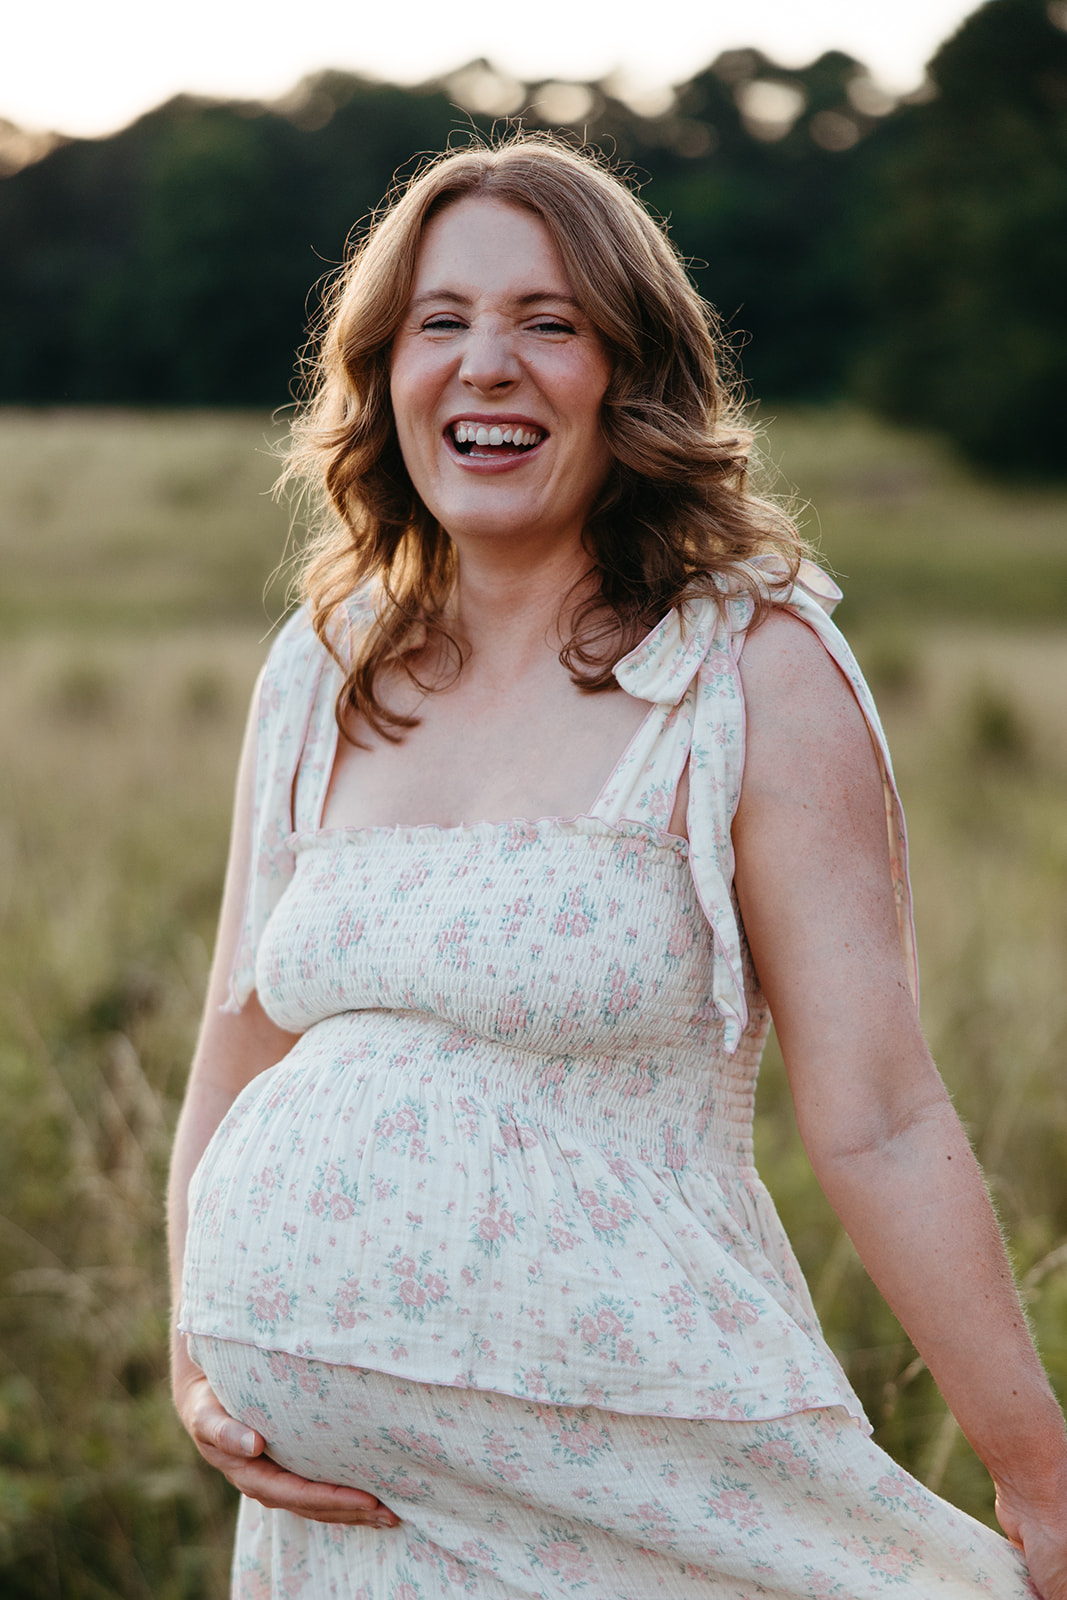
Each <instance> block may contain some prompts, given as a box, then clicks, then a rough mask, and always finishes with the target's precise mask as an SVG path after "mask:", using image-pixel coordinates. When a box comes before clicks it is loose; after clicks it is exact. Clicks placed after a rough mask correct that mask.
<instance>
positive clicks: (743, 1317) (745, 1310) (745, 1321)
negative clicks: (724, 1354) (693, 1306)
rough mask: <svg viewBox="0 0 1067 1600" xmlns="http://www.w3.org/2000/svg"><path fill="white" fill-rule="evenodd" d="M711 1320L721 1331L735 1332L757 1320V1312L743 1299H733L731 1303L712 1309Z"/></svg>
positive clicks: (749, 1326) (750, 1325) (751, 1325)
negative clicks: (715, 1309)
mask: <svg viewBox="0 0 1067 1600" xmlns="http://www.w3.org/2000/svg"><path fill="white" fill-rule="evenodd" d="M711 1320H712V1322H714V1324H715V1326H716V1327H717V1328H721V1329H722V1331H723V1333H737V1332H739V1330H740V1329H741V1328H745V1327H748V1328H751V1327H753V1326H754V1324H755V1323H757V1322H758V1321H759V1312H758V1311H757V1310H756V1307H755V1306H753V1305H749V1304H748V1302H747V1301H745V1300H734V1301H733V1303H732V1304H731V1305H729V1306H720V1307H719V1309H718V1310H717V1311H713V1312H712V1314H711Z"/></svg>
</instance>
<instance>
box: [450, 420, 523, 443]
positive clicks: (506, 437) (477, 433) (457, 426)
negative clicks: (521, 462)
mask: <svg viewBox="0 0 1067 1600" xmlns="http://www.w3.org/2000/svg"><path fill="white" fill-rule="evenodd" d="M452 436H453V438H454V439H455V441H456V443H457V444H478V445H489V446H492V445H501V444H513V445H517V446H519V447H520V448H522V447H529V446H532V445H535V444H540V442H541V440H542V438H543V437H544V435H543V434H542V432H541V430H540V429H539V428H515V427H510V428H499V427H497V426H495V425H494V426H493V427H491V428H490V427H487V426H486V424H485V423H482V422H455V423H453V424H452Z"/></svg>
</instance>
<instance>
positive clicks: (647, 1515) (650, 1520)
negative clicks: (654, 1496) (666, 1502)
mask: <svg viewBox="0 0 1067 1600" xmlns="http://www.w3.org/2000/svg"><path fill="white" fill-rule="evenodd" d="M637 1515H638V1516H639V1517H640V1518H641V1525H640V1526H641V1531H642V1532H643V1533H660V1534H663V1533H670V1531H671V1529H672V1528H673V1527H674V1526H675V1518H674V1517H673V1516H672V1515H671V1513H670V1512H669V1511H668V1510H667V1507H666V1506H662V1505H660V1503H659V1501H658V1500H653V1501H651V1502H648V1501H646V1502H645V1504H644V1505H640V1506H638V1507H637Z"/></svg>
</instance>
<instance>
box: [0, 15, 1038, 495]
mask: <svg viewBox="0 0 1067 1600" xmlns="http://www.w3.org/2000/svg"><path fill="white" fill-rule="evenodd" d="M1065 15H1067V13H1065V12H1064V8H1063V0H1051V3H1046V0H987V3H986V4H984V5H982V6H980V7H979V9H978V10H977V11H976V12H975V13H974V15H973V16H972V17H971V18H970V19H969V20H968V21H967V22H966V23H965V24H964V26H963V27H962V28H961V29H960V31H959V32H958V33H957V35H956V36H955V37H954V38H952V39H950V40H949V41H948V42H947V43H946V44H945V45H944V46H943V47H942V49H941V50H940V51H939V52H938V54H937V55H936V57H935V59H934V61H933V63H932V66H931V69H930V70H931V74H932V79H931V84H930V91H929V93H927V94H921V95H920V96H918V98H915V97H913V98H912V100H910V101H908V102H906V103H903V104H900V105H897V106H896V107H895V109H894V108H893V102H892V99H891V97H887V96H885V95H884V94H881V92H880V91H879V90H878V88H877V86H876V85H874V84H873V83H872V81H871V79H870V77H869V76H868V74H867V73H866V71H865V69H864V68H863V67H862V65H861V64H860V63H859V62H857V61H855V60H853V59H852V58H851V57H850V56H847V55H843V54H841V53H840V52H837V51H831V52H828V53H826V54H825V55H823V56H821V57H820V58H819V59H818V60H817V61H814V62H812V63H811V64H810V65H809V66H807V67H804V68H802V69H791V68H784V67H781V66H779V65H778V64H777V63H775V62H774V61H771V60H770V59H768V58H767V57H766V56H764V55H762V54H761V53H760V52H759V51H756V50H730V51H727V52H725V53H724V54H723V55H721V56H720V57H719V58H718V59H717V60H716V61H715V62H714V63H712V65H711V66H709V67H708V68H707V69H705V70H704V71H702V72H700V73H698V74H696V76H695V77H693V78H692V79H691V80H690V81H688V82H687V83H684V84H682V85H680V86H679V87H678V89H677V91H676V93H675V96H674V100H673V103H672V104H671V105H670V106H669V107H667V108H666V109H665V110H660V111H658V112H657V114H655V115H645V114H641V113H639V112H638V111H636V110H634V109H633V108H632V107H631V106H629V105H628V104H626V103H625V102H624V101H623V100H621V99H620V98H619V97H618V95H617V94H615V93H614V92H613V91H612V87H611V85H610V83H602V84H590V85H586V86H576V85H571V86H570V88H569V94H570V99H571V101H572V104H573V105H574V106H575V107H579V106H580V107H582V109H581V111H578V110H574V111H572V112H570V113H569V114H570V115H571V116H572V118H573V121H572V123H571V125H570V127H571V132H572V134H573V135H574V136H577V135H578V131H579V130H580V132H581V136H582V137H584V138H587V139H588V140H589V141H590V143H592V144H593V145H595V146H598V147H599V148H601V149H603V150H605V151H606V152H607V153H608V154H609V155H610V156H612V157H614V158H615V159H617V160H618V161H619V162H620V163H621V164H622V165H623V167H624V168H625V169H626V170H628V171H630V172H631V173H632V174H633V175H634V176H635V177H636V178H637V179H638V180H639V181H641V182H642V183H643V194H644V197H645V199H646V200H647V201H648V203H649V205H650V206H651V207H652V208H653V209H654V210H655V211H656V212H657V213H659V214H660V215H661V216H664V217H666V218H668V219H669V222H670V226H671V230H672V233H673V236H674V238H675V240H676V242H677V244H678V246H679V248H680V250H681V251H682V253H683V254H684V255H685V256H686V257H687V259H688V260H689V261H690V262H691V264H692V270H693V275H694V278H695V280H696V282H697V284H698V286H699V288H700V289H701V292H702V293H703V294H704V295H705V296H706V297H707V298H708V299H709V300H710V301H711V302H712V303H713V304H714V305H715V306H716V307H717V308H718V310H719V312H720V314H721V315H722V317H723V320H724V324H725V327H726V330H727V332H728V334H729V336H730V338H731V341H732V343H733V345H734V348H735V350H736V351H738V352H741V351H743V357H744V372H745V378H746V381H747V382H748V384H749V385H750V386H751V389H752V391H753V392H754V393H756V394H758V395H769V396H773V397H774V399H775V400H793V401H796V400H813V399H827V398H834V397H840V396H842V395H843V394H846V393H851V394H860V395H862V396H863V397H864V398H865V399H866V400H867V402H869V403H872V402H873V403H874V404H875V405H876V406H877V407H879V408H881V409H883V410H884V411H886V412H887V413H888V414H890V415H892V416H894V417H897V418H900V419H902V420H905V421H907V420H911V421H915V422H919V423H923V424H926V425H930V426H933V427H936V428H938V429H940V430H942V431H943V432H944V433H945V435H946V436H947V437H948V438H949V439H951V440H952V441H953V442H954V443H955V444H957V445H958V446H960V447H961V448H962V450H963V451H964V452H965V453H966V454H967V455H969V456H970V457H971V458H972V459H973V460H974V461H976V462H980V463H981V464H983V466H985V467H986V468H987V469H992V470H993V471H995V472H998V473H1001V474H1005V475H1008V476H1012V475H1015V476H1019V475H1020V474H1023V475H1025V474H1031V475H1033V474H1035V473H1036V474H1037V475H1039V476H1040V475H1045V476H1057V475H1062V474H1063V472H1064V471H1065V470H1067V451H1064V449H1063V447H1062V441H1061V431H1060V414H1059V413H1060V404H1059V401H1060V396H1061V394H1062V391H1063V387H1064V383H1065V381H1067V297H1065V296H1064V295H1063V291H1062V285H1063V283H1064V281H1065V280H1067V185H1065V183H1064V171H1065V168H1067V32H1065V31H1064V27H1063V26H1062V23H1063V19H1064V17H1065ZM498 81H499V80H498V75H495V74H494V73H493V70H492V68H490V67H489V66H488V65H487V64H486V63H484V62H483V63H472V64H471V66H470V67H468V68H466V69H464V70H463V71H461V72H459V73H457V74H455V75H454V77H453V78H452V79H451V80H449V81H448V82H446V83H442V84H436V85H428V86H425V87H424V88H422V89H413V90H405V89H400V88H397V87H395V86H392V85H388V84H379V83H371V82H368V81H367V80H364V79H362V78H358V77H353V76H351V75H346V74H342V73H336V72H332V73H323V74H321V75H319V76H318V77H315V78H311V79H308V80H306V81H305V82H303V83H302V84H300V85H299V86H298V87H297V89H296V90H294V91H293V93H292V94H291V95H289V96H288V97H287V98H286V99H285V100H284V101H281V102H278V103H277V104H275V105H273V106H264V105H259V104H253V103H244V102H239V103H238V102H235V103H222V102H214V101H208V100H202V99H194V98H191V97H189V96H182V97H179V98H177V99H175V100H172V101H171V102H169V103H168V104H167V105H164V106H161V107H160V108H159V109H158V110H156V111H153V112H152V113H150V114H149V115H148V116H145V117H142V118H141V119H140V120H139V121H138V122H136V123H134V124H133V126H132V127H129V128H127V129H125V130H123V131H122V132H120V133H118V134H116V135H115V136H114V137H113V138H110V139H103V140H76V141H65V142H61V143H60V145H59V147H58V148H54V149H51V150H50V151H49V152H48V153H46V154H44V156H43V159H40V160H37V161H36V162H35V163H32V164H30V165H28V166H26V167H25V168H24V169H23V170H21V171H18V172H15V173H13V174H11V175H9V176H7V177H6V178H3V179H0V238H2V239H3V241H4V243H3V250H2V252H0V345H2V347H3V349H4V354H5V361H4V368H3V372H2V374H0V400H6V401H17V402H20V403H41V402H48V403H54V402H57V401H63V402H78V401H93V402H123V403H147V404H181V405H210V404H226V405H242V404H255V405H273V406H278V405H284V404H285V403H286V401H287V399H288V398H289V394H290V385H291V382H292V378H293V372H294V363H293V352H294V351H295V350H297V349H298V348H299V347H300V345H301V344H302V343H303V341H304V338H305V333H306V328H307V325H308V320H309V315H313V314H314V311H315V309H316V306H317V287H316V286H317V285H318V284H319V283H320V281H321V280H322V279H323V278H324V277H325V276H326V275H328V273H329V271H330V269H331V268H332V267H333V266H335V265H336V264H337V262H338V261H339V260H340V259H341V257H342V255H343V252H344V247H345V241H346V239H347V237H348V236H349V233H350V231H351V230H352V228H353V227H354V226H355V225H357V224H358V223H359V222H360V220H361V219H364V218H366V216H367V215H368V214H369V213H370V211H371V210H372V209H373V207H374V206H375V205H376V204H377V203H378V201H379V200H380V198H381V196H382V195H383V194H384V193H385V192H386V190H387V189H388V187H389V186H390V184H391V182H392V181H393V178H394V175H395V174H397V173H398V172H400V173H401V174H402V173H404V172H405V171H410V170H411V167H412V165H413V163H414V162H415V161H416V160H417V159H418V156H419V153H420V152H423V153H424V152H427V151H433V150H439V149H441V148H443V147H444V146H445V145H446V144H447V143H448V142H449V141H450V140H452V141H455V140H456V139H460V140H462V139H463V138H465V137H466V136H467V135H468V134H469V133H470V132H471V130H472V129H473V130H476V131H480V132H482V133H484V132H486V131H488V129H489V128H490V126H491V124H492V117H491V115H490V114H487V113H484V112H479V111H471V112H468V111H465V110H463V109H461V106H460V104H457V101H456V96H457V95H458V96H459V97H460V98H461V99H462V98H463V96H464V95H465V96H466V102H467V103H475V104H485V103H489V102H492V101H493V94H492V93H491V92H490V93H489V95H488V101H487V100H486V99H485V85H486V84H488V85H489V86H490V89H492V85H493V84H494V83H498ZM471 84H480V85H481V86H482V87H481V94H479V92H477V91H474V92H472V90H471V87H470V86H471ZM518 87H519V91H520V93H519V96H518V97H517V98H515V97H513V98H512V99H511V100H510V101H508V102H507V103H509V104H512V105H514V106H518V107H520V114H519V120H521V121H522V122H524V123H525V124H526V125H532V126H539V125H543V124H545V123H546V122H547V121H550V120H551V119H550V117H549V113H550V112H551V111H552V110H553V104H554V102H553V97H552V89H553V86H552V85H526V86H525V87H523V86H518ZM555 88H556V90H557V91H558V90H559V88H560V86H559V85H556V86H555ZM567 93H568V91H567V90H566V88H565V89H564V99H566V98H567ZM505 100H507V96H505ZM497 103H499V104H503V103H504V101H498V102H497ZM555 103H556V104H558V105H559V104H562V102H561V101H560V100H559V96H558V94H557V96H556V101H555ZM553 125H554V126H559V124H558V123H554V124H553ZM564 126H566V124H564ZM29 148H30V146H29V145H27V149H29ZM39 150H41V151H46V150H47V141H44V142H40V143H39Z"/></svg>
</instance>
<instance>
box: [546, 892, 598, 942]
mask: <svg viewBox="0 0 1067 1600" xmlns="http://www.w3.org/2000/svg"><path fill="white" fill-rule="evenodd" d="M595 921H596V912H595V911H594V910H593V909H592V907H591V906H590V905H589V903H588V902H587V901H586V898H585V896H584V895H583V893H582V891H581V889H580V888H579V889H572V890H571V891H570V893H569V894H568V895H566V896H565V897H564V900H563V903H562V905H561V906H560V908H559V910H558V911H557V912H556V918H555V921H554V922H553V924H552V931H553V933H555V934H557V935H558V936H559V937H560V938H563V939H581V938H584V936H585V935H586V934H587V933H588V932H589V930H590V928H591V927H592V926H593V923H594V922H595Z"/></svg>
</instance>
